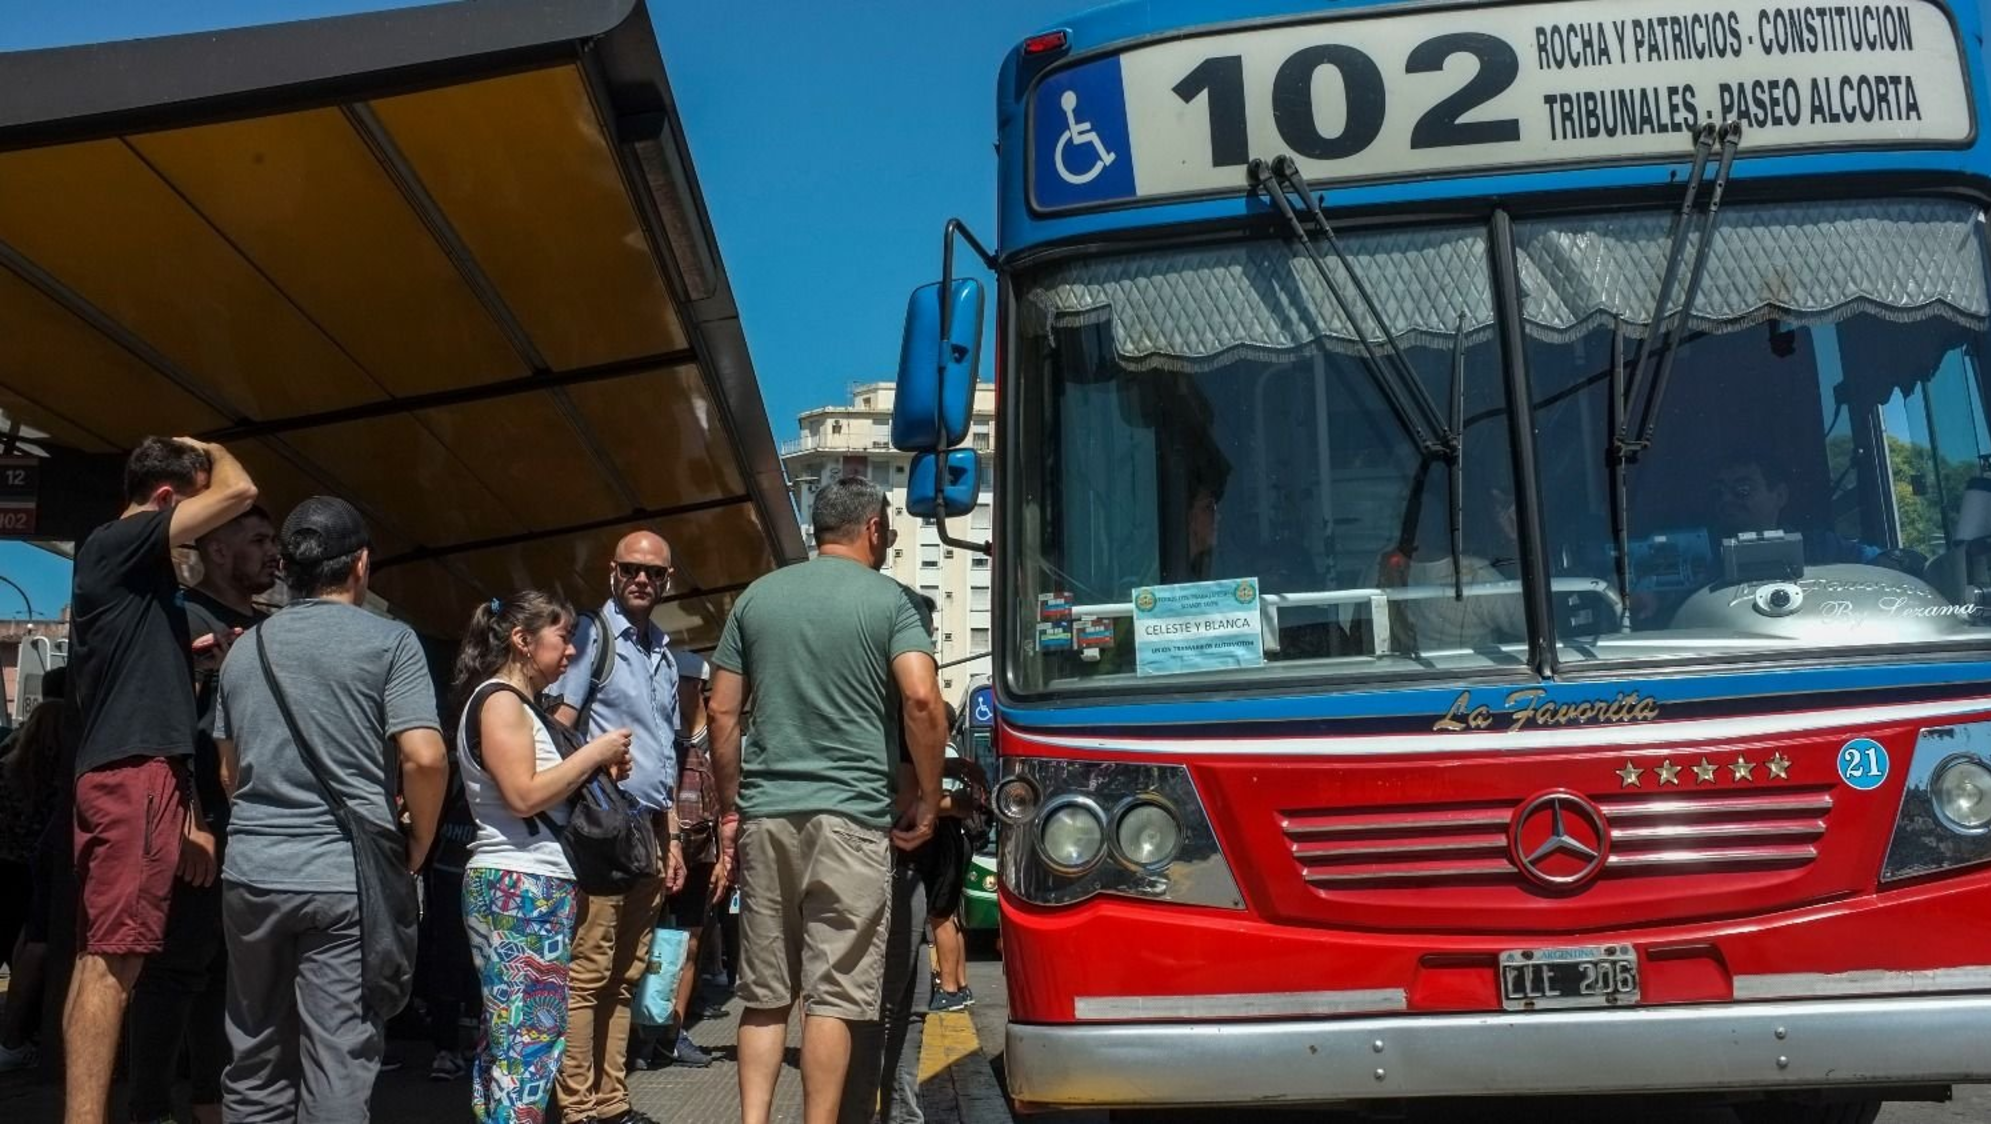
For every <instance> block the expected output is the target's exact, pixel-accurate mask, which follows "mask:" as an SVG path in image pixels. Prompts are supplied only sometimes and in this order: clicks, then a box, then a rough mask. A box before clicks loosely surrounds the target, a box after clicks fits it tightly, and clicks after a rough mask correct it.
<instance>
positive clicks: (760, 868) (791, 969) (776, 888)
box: [737, 814, 892, 1022]
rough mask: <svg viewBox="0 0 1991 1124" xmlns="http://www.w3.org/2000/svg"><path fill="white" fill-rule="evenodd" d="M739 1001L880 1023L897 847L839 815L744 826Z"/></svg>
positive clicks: (886, 837)
mask: <svg viewBox="0 0 1991 1124" xmlns="http://www.w3.org/2000/svg"><path fill="white" fill-rule="evenodd" d="M739 856H740V984H739V988H738V991H737V994H738V996H739V999H740V1002H741V1003H742V1004H744V1005H746V1006H747V1007H749V1008H752V1009H755V1010H771V1009H775V1008H780V1007H786V1006H788V1005H789V1004H791V1003H793V1002H795V1000H796V999H797V998H800V999H802V1000H803V1004H802V1009H803V1011H805V1012H806V1013H808V1014H811V1015H822V1016H828V1017H831V1018H838V1019H847V1020H850V1021H852V1022H869V1021H872V1020H874V1019H876V1018H877V1017H878V1006H879V1000H880V998H881V997H882V995H883V991H884V982H885V945H886V938H887V937H888V936H889V935H890V929H891V920H892V840H891V836H890V835H889V834H888V833H887V832H885V831H882V830H879V829H876V828H869V827H863V826H861V825H858V824H855V823H852V822H851V821H849V820H847V819H844V818H843V817H841V816H834V815H827V814H822V815H802V816H782V817H778V818H773V819H755V820H748V821H746V822H745V823H744V824H742V825H741V826H740V841H739Z"/></svg>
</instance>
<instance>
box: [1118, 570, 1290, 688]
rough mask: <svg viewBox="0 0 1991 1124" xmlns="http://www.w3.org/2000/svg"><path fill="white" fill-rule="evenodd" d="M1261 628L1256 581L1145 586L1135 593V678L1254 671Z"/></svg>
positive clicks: (1260, 652)
mask: <svg viewBox="0 0 1991 1124" xmlns="http://www.w3.org/2000/svg"><path fill="white" fill-rule="evenodd" d="M1264 628H1265V624H1264V604H1263V602H1261V601H1260V600H1259V596H1258V579H1257V578H1237V579H1232V580H1226V581H1213V582H1189V583H1186V584H1183V585H1152V586H1144V587H1142V588H1140V589H1137V590H1135V591H1134V662H1135V671H1136V674H1139V675H1143V676H1147V675H1182V674H1185V673H1188V672H1195V671H1223V670H1227V669H1231V668H1241V667H1258V666H1259V665H1261V664H1263V663H1264V662H1265V640H1264Z"/></svg>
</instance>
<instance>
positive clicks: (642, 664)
mask: <svg viewBox="0 0 1991 1124" xmlns="http://www.w3.org/2000/svg"><path fill="white" fill-rule="evenodd" d="M601 612H602V617H603V619H605V620H607V621H608V627H609V628H611V629H614V630H615V639H614V643H615V665H614V670H612V671H611V672H610V673H609V676H608V682H606V683H604V684H602V687H601V690H600V691H598V692H596V693H595V697H594V705H593V707H592V708H591V709H589V711H588V714H587V729H586V731H584V732H585V734H586V736H587V737H588V738H590V739H593V738H598V737H600V736H602V735H603V734H606V733H608V732H609V731H610V730H616V729H620V728H622V727H624V726H627V727H628V728H629V731H630V735H631V736H630V743H629V758H630V770H629V779H627V780H625V781H623V782H622V790H623V791H624V792H626V793H628V794H629V796H630V798H631V799H633V800H635V801H636V803H638V804H640V805H642V806H643V807H644V808H645V809H647V810H649V811H652V812H661V811H663V810H664V809H666V808H669V807H670V806H671V795H672V794H673V793H675V792H676V791H677V728H678V707H677V688H678V670H677V659H676V657H674V656H673V655H672V654H671V649H670V637H669V636H668V635H667V634H665V632H664V630H663V629H661V628H658V627H657V625H656V623H655V622H654V621H653V622H651V623H649V624H647V625H645V626H644V628H643V632H642V634H641V635H640V636H639V635H638V633H637V631H636V626H635V625H634V624H632V623H630V620H629V618H628V617H625V616H623V615H622V609H621V608H620V607H619V606H617V605H616V603H615V601H614V599H613V598H611V599H610V600H609V602H608V604H606V605H604V606H602V610H601ZM573 643H574V658H573V660H572V661H570V662H569V663H568V664H567V674H565V675H563V676H561V677H560V683H559V687H558V691H559V695H560V701H561V703H562V704H563V705H566V706H572V707H577V708H578V707H580V706H581V705H582V704H584V703H586V702H587V701H588V679H589V676H590V674H591V673H592V672H593V670H594V646H595V618H594V617H593V616H591V615H586V614H583V615H582V617H581V619H580V620H578V621H576V622H574V640H573Z"/></svg>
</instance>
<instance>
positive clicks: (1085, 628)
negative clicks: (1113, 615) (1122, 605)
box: [1078, 617, 1113, 652]
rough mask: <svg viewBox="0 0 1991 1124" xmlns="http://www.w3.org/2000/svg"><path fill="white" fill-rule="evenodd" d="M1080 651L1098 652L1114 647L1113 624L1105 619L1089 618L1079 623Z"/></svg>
mask: <svg viewBox="0 0 1991 1124" xmlns="http://www.w3.org/2000/svg"><path fill="white" fill-rule="evenodd" d="M1078 646H1079V650H1080V651H1088V652H1090V651H1098V650H1099V649H1102V648H1111V647H1112V646H1113V622H1112V621H1111V620H1109V619H1107V618H1105V617H1087V618H1085V619H1084V620H1082V621H1080V622H1078Z"/></svg>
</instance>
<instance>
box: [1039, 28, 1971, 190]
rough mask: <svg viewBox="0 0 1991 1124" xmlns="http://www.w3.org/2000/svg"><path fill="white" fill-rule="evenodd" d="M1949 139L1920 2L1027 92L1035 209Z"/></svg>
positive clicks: (1946, 97)
mask: <svg viewBox="0 0 1991 1124" xmlns="http://www.w3.org/2000/svg"><path fill="white" fill-rule="evenodd" d="M1729 121H1737V122H1740V123H1741V125H1742V126H1743V151H1744V152H1745V153H1748V152H1761V151H1792V150H1798V149H1808V148H1811V149H1825V148H1855V147H1863V146H1880V145H1889V146H1893V145H1938V146H1941V145H1956V144H1961V143H1967V142H1968V141H1969V140H1970V139H1971V138H1972V136H1973V121H1972V116H1971V107H1970V94H1969V89H1968V86H1967V83H1966V81H1965V79H1964V73H1963V62H1962V56H1961V50H1960V47H1959V45H1958V42H1957V35H1956V30H1955V28H1954V26H1953V25H1952V24H1951V23H1950V20H1949V17H1948V16H1947V15H1946V14H1945V13H1944V12H1943V11H1942V9H1940V8H1939V7H1937V6H1936V5H1935V4H1933V3H1930V2H1929V0H1892V2H1879V3H1820V4H1792V3H1775V2H1769V0H1757V2H1754V3H1744V4H1728V5H1722V4H1706V3H1700V4H1697V3H1692V2H1682V0H1574V2H1566V3H1538V4H1509V5H1498V6H1488V7H1477V8H1473V7H1469V8H1446V9H1441V10H1424V11H1417V12H1409V13H1404V12H1398V13H1394V14H1384V15H1374V16H1359V17H1348V18H1342V19H1336V20H1330V21H1318V22H1312V23H1304V24H1287V25H1283V26H1274V27H1258V28H1253V29H1249V30H1240V31H1232V32H1216V33H1212V34H1208V35H1201V36H1195V37H1191V38H1185V39H1176V40H1171V41H1168V42H1161V43H1156V44H1154V45H1152V46H1144V47H1134V48H1132V49H1130V50H1127V51H1125V52H1122V53H1119V54H1114V55H1108V56H1103V57H1098V58H1093V59H1089V60H1083V61H1081V62H1079V63H1077V64H1075V65H1073V66H1070V67H1067V68H1065V69H1063V70H1058V71H1054V72H1052V73H1051V74H1049V75H1048V76H1046V77H1045V78H1044V79H1043V80H1042V81H1041V82H1039V83H1038V84H1037V87H1036V89H1035V91H1034V92H1033V94H1032V95H1031V104H1030V131H1031V136H1030V185H1031V196H1032V200H1031V201H1032V204H1033V205H1034V206H1036V207H1037V208H1039V209H1044V210H1057V209H1063V208H1070V207H1085V206H1096V205H1099V204H1106V203H1115V202H1124V201H1130V200H1137V199H1145V198H1154V197H1161V196H1169V195H1182V194H1193V193H1202V192H1212V191H1243V190H1245V169H1246V166H1247V165H1248V164H1249V163H1250V161H1251V160H1252V159H1253V158H1254V157H1259V158H1266V159H1270V158H1271V157H1273V156H1277V155H1279V154H1282V153H1284V154H1290V155H1291V156H1292V157H1293V158H1294V159H1295V160H1296V161H1298V163H1299V167H1300V170H1301V171H1302V172H1303V173H1305V174H1306V175H1307V176H1308V177H1309V178H1310V179H1318V180H1321V181H1325V182H1329V183H1332V182H1334V181H1348V180H1364V179H1384V178H1407V177H1417V176H1428V175H1442V174H1453V173H1461V172H1469V171H1486V170H1496V169H1502V168H1523V167H1543V166H1550V165H1558V164H1570V163H1603V162H1613V161H1633V160H1671V159H1676V158H1677V159H1682V160H1684V159H1686V158H1687V156H1689V155H1690V154H1691V151H1692V146H1693V135H1694V133H1695V132H1696V131H1697V130H1698V129H1699V128H1700V127H1702V126H1703V125H1709V124H1723V123H1726V122H1729Z"/></svg>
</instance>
